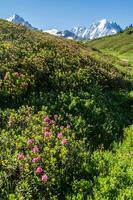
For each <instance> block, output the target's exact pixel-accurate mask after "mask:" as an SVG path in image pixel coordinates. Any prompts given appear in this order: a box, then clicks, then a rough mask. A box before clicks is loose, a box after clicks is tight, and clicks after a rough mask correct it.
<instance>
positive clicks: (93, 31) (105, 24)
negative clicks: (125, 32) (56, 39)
mask: <svg viewBox="0 0 133 200" xmlns="http://www.w3.org/2000/svg"><path fill="white" fill-rule="evenodd" d="M120 31H122V28H121V27H120V26H119V25H118V24H117V23H116V22H110V21H108V20H106V19H102V20H101V21H99V22H97V23H93V24H92V25H91V26H90V27H89V28H86V27H74V28H73V29H71V30H70V31H69V30H65V31H59V30H55V29H52V30H46V31H44V32H47V33H50V34H53V35H56V36H62V37H65V38H69V39H75V40H92V39H95V38H100V37H104V36H108V35H114V34H116V33H118V32H120Z"/></svg>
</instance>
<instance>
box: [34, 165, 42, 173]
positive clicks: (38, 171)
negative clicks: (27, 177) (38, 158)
mask: <svg viewBox="0 0 133 200" xmlns="http://www.w3.org/2000/svg"><path fill="white" fill-rule="evenodd" d="M42 172H43V169H42V167H41V166H39V167H37V168H36V174H41V173H42Z"/></svg>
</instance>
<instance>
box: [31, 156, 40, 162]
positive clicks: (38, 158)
mask: <svg viewBox="0 0 133 200" xmlns="http://www.w3.org/2000/svg"><path fill="white" fill-rule="evenodd" d="M40 160H41V157H40V156H38V157H36V158H33V159H32V162H33V163H36V162H38V161H40Z"/></svg>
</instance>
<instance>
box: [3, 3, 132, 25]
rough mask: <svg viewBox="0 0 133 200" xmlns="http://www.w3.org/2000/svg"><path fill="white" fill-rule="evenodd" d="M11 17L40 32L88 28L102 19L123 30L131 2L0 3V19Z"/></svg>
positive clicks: (129, 21) (130, 9)
mask: <svg viewBox="0 0 133 200" xmlns="http://www.w3.org/2000/svg"><path fill="white" fill-rule="evenodd" d="M14 13H17V14H19V15H20V16H22V17H23V18H24V19H26V20H27V21H29V22H30V23H31V24H32V25H33V26H34V27H37V28H42V29H48V28H58V29H71V28H72V27H73V26H78V25H81V26H89V25H91V24H92V23H93V22H96V21H98V20H100V19H103V18H106V19H108V20H111V21H116V22H117V23H118V24H120V25H121V26H122V27H125V26H127V25H129V24H131V23H133V0H0V18H7V17H9V16H11V15H13V14H14Z"/></svg>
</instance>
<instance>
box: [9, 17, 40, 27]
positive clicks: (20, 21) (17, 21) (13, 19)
mask: <svg viewBox="0 0 133 200" xmlns="http://www.w3.org/2000/svg"><path fill="white" fill-rule="evenodd" d="M6 20H7V21H9V22H13V23H15V24H22V25H23V26H26V27H28V28H31V29H36V28H34V27H33V26H32V25H31V24H30V23H29V22H28V21H25V20H24V19H23V18H22V17H20V16H19V15H17V14H14V15H13V16H11V17H9V18H7V19H6Z"/></svg>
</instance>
